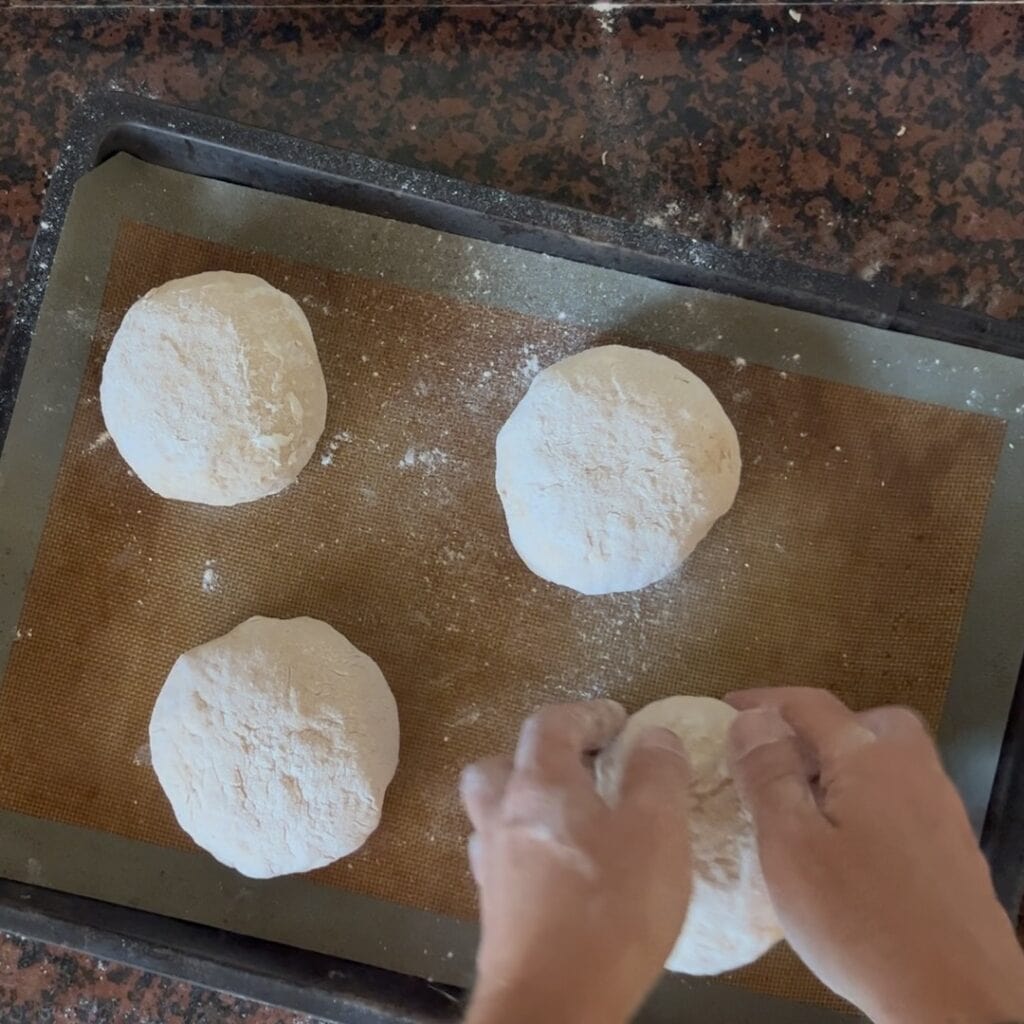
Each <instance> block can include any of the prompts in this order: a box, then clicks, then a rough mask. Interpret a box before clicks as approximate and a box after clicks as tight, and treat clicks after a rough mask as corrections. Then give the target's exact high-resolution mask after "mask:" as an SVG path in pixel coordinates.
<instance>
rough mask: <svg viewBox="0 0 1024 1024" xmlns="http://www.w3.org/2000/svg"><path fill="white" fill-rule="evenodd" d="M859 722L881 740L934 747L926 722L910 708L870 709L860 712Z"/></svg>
mask: <svg viewBox="0 0 1024 1024" xmlns="http://www.w3.org/2000/svg"><path fill="white" fill-rule="evenodd" d="M857 721H858V722H859V723H860V724H861V725H863V726H864V728H865V729H868V730H870V731H871V732H873V733H874V734H875V735H876V736H877V737H878V738H879V739H893V740H903V741H906V742H910V743H927V744H928V745H929V746H934V744H933V743H932V739H931V736H930V735H929V734H928V729H927V727H926V726H925V724H924V720H923V719H922V718H921V716H920V715H919V714H918V713H917V712H916V711H913V710H911V709H910V708H903V707H882V708H870V709H869V710H867V711H861V712H859V713H858V715H857Z"/></svg>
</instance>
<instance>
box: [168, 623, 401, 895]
mask: <svg viewBox="0 0 1024 1024" xmlns="http://www.w3.org/2000/svg"><path fill="white" fill-rule="evenodd" d="M149 742H150V747H151V749H152V757H153V768H154V769H155V770H156V774H157V778H158V779H159V780H160V785H161V786H163V789H164V792H165V793H166V794H167V798H168V799H169V800H170V802H171V806H172V808H173V809H174V814H175V816H176V817H177V819H178V823H179V824H180V825H181V827H182V828H183V829H184V830H185V831H186V832H187V833H188V834H189V835H190V836H191V837H192V838H193V839H194V840H195V841H196V842H197V843H198V844H199V845H200V846H201V847H203V849H205V850H208V851H209V852H210V853H212V854H213V856H214V857H216V858H217V860H219V861H221V862H222V863H224V864H227V865H228V866H229V867H233V868H235V869H236V870H238V871H240V872H241V873H242V874H243V875H248V876H249V877H251V878H272V877H274V876H275V875H287V874H291V873H292V872H296V871H310V870H311V869H313V868H318V867H322V866H323V865H324V864H330V863H331V861H334V860H337V859H338V858H339V857H344V856H345V855H346V854H349V853H352V852H353V851H354V850H357V849H358V848H359V847H360V846H362V844H363V843H364V842H365V840H366V839H367V837H368V836H369V835H370V834H371V833H372V832H373V830H374V829H375V828H376V827H377V824H378V823H379V821H380V815H381V805H382V804H383V801H384V791H385V790H386V789H387V786H388V783H389V782H390V781H391V779H392V776H394V774H395V768H396V767H397V765H398V710H397V708H396V706H395V699H394V697H393V696H392V694H391V690H390V688H389V687H388V684H387V681H386V680H385V679H384V676H383V675H382V674H381V671H380V669H379V668H378V667H377V666H376V664H375V663H374V662H373V661H372V660H371V659H370V658H368V657H367V656H366V655H365V654H363V653H361V652H360V651H358V650H357V649H356V648H355V647H353V646H352V644H350V643H349V642H348V640H346V639H345V637H343V636H342V635H341V634H340V633H339V632H337V630H335V629H332V628H331V627H330V626H329V625H327V623H325V622H320V621H318V620H317V619H310V618H300V619H267V618H262V617H260V616H256V617H254V618H251V619H248V620H247V621H246V622H243V623H242V624H241V625H240V626H237V627H236V628H235V629H233V630H232V631H231V632H230V633H228V634H227V635H225V636H222V637H220V638H219V639H217V640H212V641H210V642H209V643H206V644H203V645H202V646H201V647H196V648H194V649H193V650H191V651H187V652H186V653H185V654H183V655H182V656H181V657H180V658H178V660H177V661H176V662H175V663H174V667H173V668H172V669H171V672H170V675H168V677H167V681H166V682H165V683H164V686H163V689H162V690H161V691H160V695H159V696H158V697H157V700H156V705H155V706H154V708H153V715H152V718H151V719H150V723H149Z"/></svg>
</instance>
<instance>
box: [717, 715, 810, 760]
mask: <svg viewBox="0 0 1024 1024" xmlns="http://www.w3.org/2000/svg"><path fill="white" fill-rule="evenodd" d="M794 735H796V734H795V733H794V732H793V730H792V729H791V728H790V726H789V724H788V723H787V722H786V720H785V719H784V718H783V717H782V715H780V714H779V712H778V711H777V710H776V709H775V708H753V709H752V710H750V711H741V712H740V713H739V714H738V715H737V716H736V717H735V718H734V719H733V723H732V726H731V727H730V729H729V753H730V754H731V755H732V757H733V758H734V760H737V761H739V760H741V759H742V758H744V757H746V756H747V754H749V753H750V752H751V751H752V750H756V749H757V748H758V747H764V746H767V745H768V744H769V743H778V742H779V740H785V739H789V738H790V737H792V736H794Z"/></svg>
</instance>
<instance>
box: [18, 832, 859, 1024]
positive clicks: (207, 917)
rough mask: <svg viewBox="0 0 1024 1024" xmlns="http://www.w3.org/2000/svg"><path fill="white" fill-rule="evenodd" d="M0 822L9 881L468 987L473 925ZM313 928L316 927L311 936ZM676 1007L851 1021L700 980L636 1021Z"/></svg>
mask: <svg viewBox="0 0 1024 1024" xmlns="http://www.w3.org/2000/svg"><path fill="white" fill-rule="evenodd" d="M0 825H2V828H3V830H4V850H3V859H4V861H6V860H8V859H13V860H14V861H16V862H18V863H20V864H26V865H28V872H27V873H28V875H29V876H30V877H29V878H19V879H16V881H24V882H30V883H31V884H32V885H39V886H43V887H45V888H51V889H59V890H61V891H63V892H77V893H79V894H80V895H83V896H92V897H95V898H100V899H103V898H106V897H105V895H104V894H107V893H110V892H111V891H121V892H128V893H132V894H137V893H144V894H145V895H144V896H142V897H138V896H136V895H132V896H130V897H128V898H126V899H124V900H121V901H119V902H121V903H122V904H123V905H124V906H128V907H134V908H141V909H144V910H147V911H150V912H154V913H157V914H163V915H165V916H167V917H176V918H179V919H183V920H187V921H198V922H201V923H202V924H206V925H212V926H214V927H218V928H224V929H226V930H228V931H235V932H240V933H242V934H244V935H250V936H255V937H257V938H263V939H269V940H271V941H274V942H282V943H285V944H287V945H291V946H298V947H300V948H304V949H312V950H315V951H316V952H321V953H328V954H333V955H340V956H344V957H346V958H348V959H351V960H358V961H360V962H361V963H367V964H370V965H372V966H374V967H384V968H389V969H391V970H400V971H402V972H404V973H407V974H418V975H420V976H421V977H426V978H428V979H430V980H431V981H438V982H442V983H444V984H451V985H461V986H466V985H469V984H470V982H471V981H472V977H473V959H474V954H475V951H476V940H477V928H476V926H475V925H472V924H469V923H467V922H464V921H455V920H452V919H451V918H446V917H442V916H440V915H436V914H430V913H427V912H426V911H422V910H415V909H412V908H410V907H403V906H399V905H398V904H393V903H386V902H384V901H382V900H377V899H374V898H372V897H369V896H360V895H358V894H357V893H339V892H338V891H337V890H333V889H329V888H326V887H323V886H318V885H314V884H311V883H310V882H308V881H306V880H304V879H303V878H302V876H300V875H293V876H291V877H287V878H276V879H271V880H265V881H255V880H253V879H248V878H242V877H241V876H240V875H238V874H236V873H235V872H234V871H232V870H231V869H229V868H226V867H224V866H223V865H221V864H218V863H217V862H216V861H215V860H213V858H212V857H206V856H202V855H200V856H197V855H196V854H193V853H187V852H185V851H182V850H168V849H164V848H163V847H156V846H151V845H150V844H148V843H140V842H137V841H135V840H131V839H124V838H122V837H121V836H114V835H110V834H108V833H105V832H97V831H94V830H92V829H82V828H75V827H74V826H71V825H61V824H58V823H56V822H51V821H40V820H39V819H36V818H31V817H28V816H27V815H22V814H12V813H9V812H8V813H3V814H0ZM72 849H73V850H74V854H75V859H76V860H77V861H78V863H76V864H71V863H70V858H67V857H64V856H59V857H53V856H52V851H54V850H61V851H65V850H72ZM311 922H316V923H317V924H318V930H317V932H316V933H315V935H313V936H312V937H311V935H310V924H311ZM683 1005H685V1007H686V1010H687V1012H688V1013H689V1012H692V1013H693V1014H695V1016H694V1017H693V1018H692V1019H694V1020H700V1021H702V1022H706V1024H719V1022H721V1024H726V1022H729V1024H734V1022H735V1021H736V1019H737V1014H739V1015H740V1016H739V1018H738V1019H740V1020H754V1019H757V1020H765V1021H767V1020H770V1019H773V1018H774V1014H772V1013H770V1012H769V1013H766V1010H768V1008H769V1007H770V1008H771V1010H774V1011H775V1013H777V1014H778V1015H779V1016H778V1019H779V1020H780V1021H783V1020H784V1021H785V1022H786V1024H838V1022H839V1021H847V1020H850V1019H851V1018H850V1016H849V1015H846V1014H838V1013H836V1012H835V1011H830V1010H824V1009H822V1008H821V1007H817V1006H811V1005H808V1004H805V1003H792V1002H790V1001H788V1000H785V999H780V998H778V997H776V996H765V995H759V994H758V993H756V992H751V991H749V990H747V989H743V988H740V987H738V986H736V985H730V984H727V983H722V982H719V981H714V980H713V979H709V978H684V977H680V976H675V975H668V974H666V975H665V976H664V977H663V979H662V981H661V983H660V984H659V985H658V987H657V989H656V990H655V992H654V993H653V995H652V997H651V1000H650V1003H649V1004H648V1005H647V1007H646V1008H645V1010H644V1012H643V1013H642V1015H641V1016H640V1017H639V1018H638V1020H639V1021H641V1022H643V1024H679V1021H680V1007H681V1006H683ZM726 1011H727V1012H726Z"/></svg>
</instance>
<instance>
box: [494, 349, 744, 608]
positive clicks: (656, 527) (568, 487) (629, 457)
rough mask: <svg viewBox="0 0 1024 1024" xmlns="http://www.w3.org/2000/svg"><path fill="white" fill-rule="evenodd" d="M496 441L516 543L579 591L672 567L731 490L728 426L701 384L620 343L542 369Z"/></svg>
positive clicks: (637, 583) (736, 471)
mask: <svg viewBox="0 0 1024 1024" xmlns="http://www.w3.org/2000/svg"><path fill="white" fill-rule="evenodd" d="M496 449H497V452H496V454H497V465H496V472H495V480H496V484H497V488H498V493H499V495H500V496H501V501H502V504H503V506H504V509H505V517H506V520H507V522H508V529H509V536H510V537H511V540H512V544H513V546H514V547H515V549H516V551H517V552H518V553H519V555H520V557H521V558H522V559H523V561H524V562H525V563H526V564H527V565H528V566H529V567H530V569H532V570H533V571H534V572H535V573H536V574H537V575H538V576H541V577H542V578H544V579H546V580H550V581H551V582H553V583H559V584H562V585H563V586H567V587H572V588H573V589H574V590H577V591H580V592H581V593H584V594H607V593H612V592H615V591H625V590H637V589H639V588H641V587H645V586H647V585H648V584H650V583H654V582H655V581H657V580H659V579H661V578H662V577H664V576H666V575H668V574H669V573H670V572H672V571H673V570H675V569H677V568H678V567H679V566H680V565H681V564H682V562H683V561H684V560H685V559H686V557H687V556H688V555H689V554H690V552H691V551H693V549H694V548H695V547H696V546H697V544H699V543H700V541H701V540H702V539H703V538H704V536H705V535H706V534H707V532H708V530H710V529H711V526H712V525H713V523H714V522H715V520H716V519H718V517H719V516H721V515H723V514H724V513H725V512H727V511H728V510H729V508H730V507H731V506H732V503H733V500H734V499H735V497H736V491H737V489H738V487H739V479H740V450H739V441H738V440H737V437H736V431H735V429H734V428H733V425H732V423H731V422H730V420H729V417H728V416H727V415H726V413H725V410H724V409H723V408H722V406H721V405H720V404H719V402H718V400H717V399H716V398H715V396H714V395H713V394H712V393H711V390H710V389H709V388H708V387H707V385H706V384H705V383H704V382H703V381H702V380H700V378H699V377H697V375H696V374H694V373H692V372H691V371H689V370H687V369H686V368H685V367H683V366H681V365H680V364H679V363H677V362H676V361H675V360H674V359H669V358H667V357H666V356H662V355H658V354H657V353H655V352H648V351H646V350H644V349H635V348H626V347H624V346H622V345H605V346H601V347H598V348H592V349H588V350H587V351H585V352H580V353H578V354H577V355H573V356H569V357H568V358H567V359H563V360H561V361H560V362H557V363H555V364H554V365H552V366H549V367H546V368H545V369H543V370H541V372H540V373H538V374H537V376H536V377H535V378H534V379H533V382H532V384H531V385H530V389H529V391H528V392H527V393H526V395H525V397H524V398H523V400H522V401H521V402H520V403H519V405H518V406H517V407H516V408H515V410H514V411H513V412H512V415H511V416H510V417H509V419H508V420H507V422H506V423H505V424H504V426H503V427H502V428H501V431H500V432H499V434H498V439H497V445H496Z"/></svg>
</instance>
